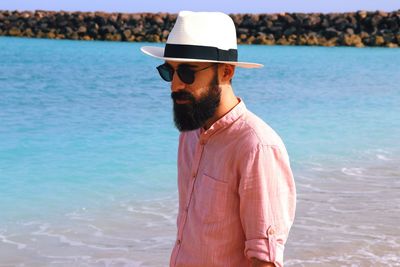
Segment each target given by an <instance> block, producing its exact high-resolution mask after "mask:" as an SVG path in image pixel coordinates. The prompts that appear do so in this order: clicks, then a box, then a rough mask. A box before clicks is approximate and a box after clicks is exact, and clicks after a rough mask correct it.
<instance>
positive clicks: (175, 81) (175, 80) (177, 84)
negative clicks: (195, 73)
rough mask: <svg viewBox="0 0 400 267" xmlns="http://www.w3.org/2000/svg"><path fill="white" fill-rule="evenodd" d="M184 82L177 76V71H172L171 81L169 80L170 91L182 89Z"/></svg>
mask: <svg viewBox="0 0 400 267" xmlns="http://www.w3.org/2000/svg"><path fill="white" fill-rule="evenodd" d="M185 86H186V84H185V83H184V82H182V81H181V79H180V78H179V75H178V73H176V71H175V72H174V76H172V81H171V91H172V92H177V91H179V90H182V89H183V88H185Z"/></svg>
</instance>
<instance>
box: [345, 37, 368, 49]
mask: <svg viewBox="0 0 400 267" xmlns="http://www.w3.org/2000/svg"><path fill="white" fill-rule="evenodd" d="M343 44H344V45H346V46H357V47H363V46H364V44H363V42H362V40H361V37H360V36H358V35H355V34H345V35H344V39H343Z"/></svg>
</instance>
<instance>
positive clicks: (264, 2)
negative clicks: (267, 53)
mask: <svg viewBox="0 0 400 267" xmlns="http://www.w3.org/2000/svg"><path fill="white" fill-rule="evenodd" d="M38 9H40V10H54V11H59V10H65V11H106V12H129V13H135V12H169V13H177V12H179V11H180V10H191V11H221V12H225V13H278V12H323V13H328V12H350V11H357V10H367V11H375V10H383V11H394V10H399V9H400V0H330V1H329V0H273V1H271V0H196V1H191V0H111V1H110V0H96V1H95V0H92V1H88V0H0V10H19V11H23V10H38Z"/></svg>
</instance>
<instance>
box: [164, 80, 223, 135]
mask: <svg viewBox="0 0 400 267" xmlns="http://www.w3.org/2000/svg"><path fill="white" fill-rule="evenodd" d="M171 98H172V99H173V100H174V122H175V126H176V128H177V129H178V130H179V131H180V132H183V131H191V130H195V129H199V128H201V127H203V126H204V124H205V123H206V121H207V120H208V119H210V118H212V117H213V116H214V114H215V111H216V110H217V108H218V106H219V103H220V100H221V89H220V87H219V85H218V77H216V76H215V77H214V79H213V81H212V82H211V84H210V85H209V87H208V89H207V91H206V92H205V93H203V94H202V95H200V98H199V99H197V100H196V98H195V97H194V96H193V95H192V94H191V93H189V92H187V91H183V90H181V91H178V92H172V93H171ZM176 100H187V101H188V103H186V104H177V103H176Z"/></svg>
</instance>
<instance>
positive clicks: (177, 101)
mask: <svg viewBox="0 0 400 267" xmlns="http://www.w3.org/2000/svg"><path fill="white" fill-rule="evenodd" d="M175 103H177V104H179V105H183V104H189V103H190V100H187V99H176V100H175Z"/></svg>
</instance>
